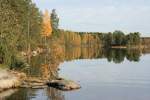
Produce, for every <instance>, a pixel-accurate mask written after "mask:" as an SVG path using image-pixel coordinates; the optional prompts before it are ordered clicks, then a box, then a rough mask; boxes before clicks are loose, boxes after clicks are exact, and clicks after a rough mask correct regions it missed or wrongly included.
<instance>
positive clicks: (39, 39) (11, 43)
mask: <svg viewBox="0 0 150 100" xmlns="http://www.w3.org/2000/svg"><path fill="white" fill-rule="evenodd" d="M59 20H60V19H59V17H58V15H57V13H56V10H55V9H53V10H52V11H51V12H49V11H48V10H45V12H41V11H40V10H39V9H38V8H37V6H36V5H35V4H34V3H33V2H32V1H31V0H0V66H3V65H6V66H9V67H15V66H20V65H21V64H22V63H23V61H22V57H21V55H20V53H21V52H25V53H26V54H27V55H30V53H31V51H33V50H35V49H36V48H38V47H39V48H47V47H49V48H51V47H53V45H54V44H55V47H59V46H61V47H64V48H69V47H94V48H111V47H112V46H125V47H131V46H135V45H136V46H137V45H138V46H139V45H141V37H140V34H141V33H139V32H132V33H129V34H127V33H123V32H122V31H120V30H116V31H114V32H108V33H102V32H73V31H69V30H64V29H59Z"/></svg>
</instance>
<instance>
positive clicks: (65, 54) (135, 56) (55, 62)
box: [4, 45, 148, 100]
mask: <svg viewBox="0 0 150 100" xmlns="http://www.w3.org/2000/svg"><path fill="white" fill-rule="evenodd" d="M143 51H144V53H146V52H145V51H147V52H148V50H141V49H130V50H129V49H102V48H98V47H70V48H69V47H68V48H65V47H61V46H60V47H58V46H55V45H54V46H53V48H52V49H51V50H50V52H47V53H44V54H41V55H39V56H36V57H32V58H30V61H29V62H30V65H31V66H30V67H28V68H24V69H21V70H23V71H24V72H25V73H27V75H28V76H30V77H31V76H32V77H40V78H44V79H49V80H52V79H56V78H58V77H59V64H60V63H61V62H64V61H71V60H75V59H107V60H108V62H114V63H122V62H123V61H124V60H125V59H127V60H129V61H136V62H138V61H140V57H141V56H142V54H143ZM19 70H20V69H19ZM63 93H64V92H62V91H60V90H57V89H54V88H47V89H42V90H37V89H19V90H18V91H17V92H15V93H13V94H12V95H11V96H8V97H4V98H6V100H34V99H39V100H65V96H64V94H63ZM45 95H46V96H45ZM43 98H44V99H43Z"/></svg>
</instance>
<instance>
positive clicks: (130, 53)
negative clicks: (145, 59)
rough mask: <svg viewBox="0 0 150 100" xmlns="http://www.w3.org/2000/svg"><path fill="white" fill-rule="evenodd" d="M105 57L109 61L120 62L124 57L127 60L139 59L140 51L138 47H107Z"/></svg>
mask: <svg viewBox="0 0 150 100" xmlns="http://www.w3.org/2000/svg"><path fill="white" fill-rule="evenodd" d="M104 54H105V57H106V58H107V60H108V61H109V62H111V61H113V62H115V63H121V62H123V61H124V59H125V58H126V59H127V60H129V61H139V59H140V56H141V52H140V50H139V49H130V50H129V49H108V50H106V51H105V53H104Z"/></svg>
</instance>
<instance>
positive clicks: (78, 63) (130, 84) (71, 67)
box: [6, 54, 150, 100]
mask: <svg viewBox="0 0 150 100" xmlns="http://www.w3.org/2000/svg"><path fill="white" fill-rule="evenodd" d="M59 68H60V71H59V72H58V73H59V76H60V77H65V78H67V79H71V80H75V81H77V82H79V83H80V84H81V86H82V88H81V89H80V90H76V91H71V92H63V91H60V90H56V89H54V88H47V89H35V90H34V89H19V90H17V91H14V93H12V94H11V95H10V96H8V97H6V100H150V54H147V55H142V56H141V57H140V60H139V62H132V61H131V62H130V61H128V60H127V59H126V58H125V59H124V61H123V62H122V63H114V62H108V61H107V59H105V58H101V59H80V60H72V61H65V62H63V63H61V64H60V65H59Z"/></svg>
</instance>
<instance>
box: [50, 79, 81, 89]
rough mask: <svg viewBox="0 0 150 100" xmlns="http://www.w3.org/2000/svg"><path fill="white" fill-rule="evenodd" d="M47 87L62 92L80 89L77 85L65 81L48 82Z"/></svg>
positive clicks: (70, 81)
mask: <svg viewBox="0 0 150 100" xmlns="http://www.w3.org/2000/svg"><path fill="white" fill-rule="evenodd" d="M47 85H48V86H49V87H54V88H57V89H60V90H64V91H70V90H75V89H80V88H81V86H80V85H79V84H78V83H76V82H74V81H72V80H65V79H60V80H59V79H58V80H52V81H50V82H48V83H47Z"/></svg>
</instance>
